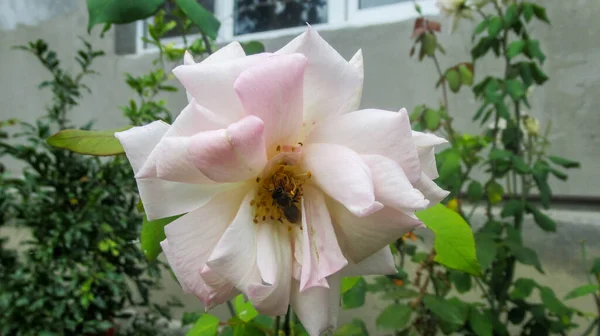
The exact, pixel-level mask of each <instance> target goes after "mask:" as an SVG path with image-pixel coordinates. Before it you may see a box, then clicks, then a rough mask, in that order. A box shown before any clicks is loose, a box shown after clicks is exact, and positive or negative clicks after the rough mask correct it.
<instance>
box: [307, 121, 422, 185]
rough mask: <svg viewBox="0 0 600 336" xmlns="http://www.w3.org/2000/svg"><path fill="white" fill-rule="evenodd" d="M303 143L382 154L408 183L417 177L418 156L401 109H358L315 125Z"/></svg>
mask: <svg viewBox="0 0 600 336" xmlns="http://www.w3.org/2000/svg"><path fill="white" fill-rule="evenodd" d="M306 143H329V144H337V145H342V146H345V147H348V148H350V149H352V150H353V151H355V152H356V153H358V154H378V155H382V156H385V157H387V158H390V159H392V160H394V161H396V162H397V163H398V164H400V166H401V167H402V169H404V172H405V173H406V175H407V176H408V180H409V181H410V182H411V183H415V182H416V181H418V180H419V178H420V177H421V164H420V162H419V155H418V153H417V147H416V146H415V144H414V143H413V139H412V131H411V129H410V121H409V119H408V114H407V113H406V110H405V109H402V110H400V112H390V111H384V110H360V111H356V112H351V113H347V114H344V115H341V116H338V117H335V118H331V119H329V120H327V121H325V122H323V123H321V124H320V125H317V127H315V129H314V130H313V131H312V132H311V133H310V135H309V136H308V139H307V140H306Z"/></svg>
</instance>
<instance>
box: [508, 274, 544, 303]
mask: <svg viewBox="0 0 600 336" xmlns="http://www.w3.org/2000/svg"><path fill="white" fill-rule="evenodd" d="M537 286H538V285H537V283H536V282H535V281H534V280H533V279H528V278H524V279H523V278H522V279H518V280H517V281H515V283H514V284H513V290H512V291H511V292H510V294H509V297H510V298H511V299H512V300H523V299H526V298H528V297H529V295H531V292H533V289H534V288H535V287H537Z"/></svg>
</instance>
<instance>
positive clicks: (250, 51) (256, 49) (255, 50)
mask: <svg viewBox="0 0 600 336" xmlns="http://www.w3.org/2000/svg"><path fill="white" fill-rule="evenodd" d="M242 47H243V48H244V51H245V52H246V55H254V54H260V53H262V52H265V46H264V45H263V44H262V42H259V41H250V42H246V43H242Z"/></svg>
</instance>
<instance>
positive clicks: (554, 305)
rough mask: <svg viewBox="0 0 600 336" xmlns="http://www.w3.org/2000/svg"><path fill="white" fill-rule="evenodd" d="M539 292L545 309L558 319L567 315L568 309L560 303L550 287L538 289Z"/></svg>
mask: <svg viewBox="0 0 600 336" xmlns="http://www.w3.org/2000/svg"><path fill="white" fill-rule="evenodd" d="M539 290H540V296H541V298H542V302H543V303H544V306H545V307H546V309H548V310H549V311H551V312H553V313H555V314H556V315H558V316H559V317H562V316H563V315H567V314H568V313H569V309H568V308H567V307H566V306H565V305H564V304H563V303H562V302H560V300H559V299H558V298H557V297H556V295H555V294H554V291H553V290H552V289H551V288H550V287H539Z"/></svg>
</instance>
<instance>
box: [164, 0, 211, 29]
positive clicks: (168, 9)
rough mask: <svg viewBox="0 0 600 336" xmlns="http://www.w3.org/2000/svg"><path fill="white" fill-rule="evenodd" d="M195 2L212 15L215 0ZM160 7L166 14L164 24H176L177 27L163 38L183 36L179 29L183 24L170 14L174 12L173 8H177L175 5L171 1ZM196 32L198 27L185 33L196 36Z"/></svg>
mask: <svg viewBox="0 0 600 336" xmlns="http://www.w3.org/2000/svg"><path fill="white" fill-rule="evenodd" d="M197 2H198V3H199V4H201V5H202V6H204V8H206V9H207V10H209V11H211V12H213V13H214V12H215V0H197ZM162 7H163V9H164V10H165V12H166V14H165V22H169V21H175V22H177V27H175V29H173V30H171V31H169V32H168V33H166V34H165V36H164V37H175V36H181V35H183V31H182V29H181V27H182V25H183V22H181V19H179V18H178V17H177V16H175V15H174V14H173V13H172V12H173V10H175V8H177V7H176V6H175V4H174V3H172V2H171V1H165V4H164V5H163V6H162ZM198 32H199V31H198V27H196V26H195V25H192V26H191V27H190V29H189V31H188V32H187V33H188V34H197V33H198Z"/></svg>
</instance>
